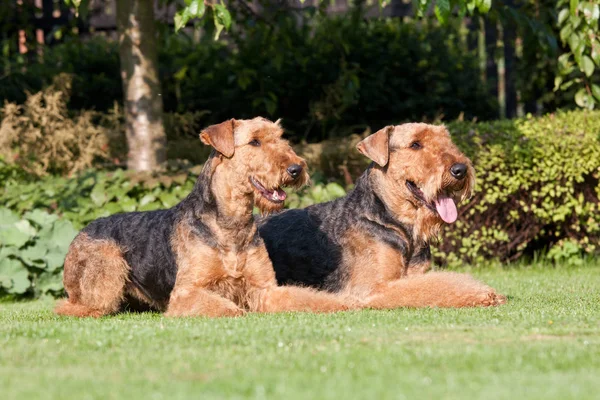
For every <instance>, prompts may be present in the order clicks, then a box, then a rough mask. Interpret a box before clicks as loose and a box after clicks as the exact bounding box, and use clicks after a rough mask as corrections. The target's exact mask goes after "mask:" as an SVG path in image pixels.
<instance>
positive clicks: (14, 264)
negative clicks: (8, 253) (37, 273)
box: [0, 258, 31, 294]
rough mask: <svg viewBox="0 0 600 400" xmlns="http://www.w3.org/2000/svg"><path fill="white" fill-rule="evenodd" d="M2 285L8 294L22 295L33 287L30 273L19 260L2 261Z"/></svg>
mask: <svg viewBox="0 0 600 400" xmlns="http://www.w3.org/2000/svg"><path fill="white" fill-rule="evenodd" d="M0 284H2V286H3V287H4V289H5V290H6V291H7V292H8V293H15V294H22V293H25V292H26V291H27V289H28V288H29V287H30V286H31V282H30V281H29V272H28V271H27V268H25V266H23V264H22V263H21V262H20V261H19V260H15V259H10V258H4V259H2V260H0Z"/></svg>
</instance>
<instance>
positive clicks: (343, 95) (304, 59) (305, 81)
mask: <svg viewBox="0 0 600 400" xmlns="http://www.w3.org/2000/svg"><path fill="white" fill-rule="evenodd" d="M269 18H271V16H270V17H269ZM272 18H273V19H276V20H277V23H276V24H273V23H271V22H269V21H267V20H263V19H256V18H255V17H253V16H250V17H247V16H246V17H244V18H240V21H238V22H236V24H234V26H235V30H234V31H233V32H231V34H229V35H228V36H227V37H228V39H225V37H224V39H223V40H219V41H214V40H213V39H212V36H211V35H207V36H206V37H204V38H203V39H202V40H201V41H200V42H198V41H195V40H193V39H191V38H189V37H186V36H185V34H183V33H182V34H179V35H172V34H166V33H165V34H163V35H161V36H160V37H159V40H158V43H157V47H158V52H159V55H158V56H159V74H160V79H161V86H162V93H161V94H162V98H163V100H164V106H165V111H166V112H169V113H174V112H176V113H187V112H205V111H206V110H208V111H210V114H207V115H206V119H207V121H206V122H207V124H208V123H216V122H221V121H223V120H226V119H228V118H231V117H235V118H248V117H254V116H256V115H263V116H265V117H270V118H274V119H276V118H280V117H281V118H283V124H284V126H285V127H286V128H288V130H289V131H290V133H291V134H293V137H294V139H295V140H296V141H298V142H299V141H300V140H302V139H308V140H309V141H311V142H314V141H318V140H322V139H324V138H327V137H333V136H343V135H345V134H346V133H347V132H354V131H355V130H356V129H357V128H356V127H357V126H358V127H359V128H358V129H359V130H361V129H363V128H364V127H365V126H367V125H370V126H379V125H384V124H387V123H388V122H391V121H396V122H397V121H401V120H414V119H422V118H427V119H433V118H436V117H438V116H440V115H442V114H443V115H445V117H446V118H448V119H453V118H456V117H458V115H459V114H460V113H461V112H464V113H465V117H466V118H471V117H475V116H477V117H478V118H479V119H485V118H491V117H493V115H494V109H495V107H494V104H493V101H492V100H491V98H490V97H489V95H488V93H486V91H485V85H484V84H483V82H482V80H481V73H480V70H479V67H478V62H477V59H476V57H475V55H474V54H471V53H469V52H468V51H467V50H466V48H465V46H463V44H462V43H463V40H462V39H463V38H462V36H461V31H460V28H459V26H458V25H456V26H451V25H449V26H446V27H439V26H437V25H436V24H434V23H429V22H415V21H402V20H401V19H389V20H383V19H371V18H369V19H365V18H362V16H361V15H359V14H358V15H352V16H349V15H345V16H337V17H328V18H326V17H322V16H314V15H312V14H310V13H306V12H291V11H289V10H287V11H282V12H276V15H273V16H272ZM168 31H169V29H165V32H168ZM36 60H38V61H37V62H34V61H33V60H32V61H31V63H29V64H26V65H20V66H19V67H18V68H14V69H12V71H13V72H12V73H11V74H9V75H8V76H7V77H6V79H5V80H4V81H3V82H5V83H6V81H11V82H13V81H14V82H13V83H12V84H10V85H0V103H3V102H4V100H9V101H12V102H18V103H19V104H20V103H23V102H24V101H25V100H26V94H25V90H27V91H29V92H31V93H36V92H38V91H40V90H42V89H43V88H45V87H46V86H47V85H50V84H51V83H52V80H53V78H54V76H56V75H58V74H60V73H67V74H70V75H72V76H73V81H72V85H73V90H72V95H71V96H70V98H69V99H68V102H67V104H68V107H69V110H71V111H73V110H94V111H100V112H106V111H109V110H111V109H113V108H114V103H115V102H117V103H119V104H120V103H122V87H121V81H120V72H119V71H120V69H119V60H118V48H117V45H116V43H113V42H110V41H108V40H107V39H103V38H101V37H96V38H94V39H93V40H89V41H75V40H68V41H66V42H65V43H62V44H57V45H55V46H52V47H48V48H44V57H43V58H39V59H38V58H36ZM179 149H180V150H185V146H180V147H179ZM188 154H189V153H188ZM176 157H177V158H181V156H176Z"/></svg>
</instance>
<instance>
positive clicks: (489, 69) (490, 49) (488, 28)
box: [484, 17, 500, 117]
mask: <svg viewBox="0 0 600 400" xmlns="http://www.w3.org/2000/svg"><path fill="white" fill-rule="evenodd" d="M484 33H485V60H486V61H485V79H486V83H487V87H488V91H489V93H490V95H491V96H492V97H493V98H494V99H495V100H496V101H497V102H498V101H499V99H498V64H496V48H497V43H496V42H497V40H498V27H497V26H496V21H495V20H493V19H490V18H489V17H486V18H485V22H484ZM496 115H497V117H499V116H500V113H499V110H498V111H497V112H496Z"/></svg>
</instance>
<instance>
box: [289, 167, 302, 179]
mask: <svg viewBox="0 0 600 400" xmlns="http://www.w3.org/2000/svg"><path fill="white" fill-rule="evenodd" d="M287 172H288V174H290V176H291V177H292V178H294V179H296V178H297V177H299V176H300V173H301V172H302V165H300V164H292V165H290V166H289V167H288V169H287Z"/></svg>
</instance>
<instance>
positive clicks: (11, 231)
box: [0, 220, 36, 248]
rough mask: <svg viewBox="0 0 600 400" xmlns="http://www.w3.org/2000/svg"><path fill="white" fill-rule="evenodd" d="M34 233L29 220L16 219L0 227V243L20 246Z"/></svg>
mask: <svg viewBox="0 0 600 400" xmlns="http://www.w3.org/2000/svg"><path fill="white" fill-rule="evenodd" d="M35 234H36V231H35V229H34V228H33V227H32V226H31V224H30V223H29V221H27V220H22V221H18V222H15V223H14V224H12V225H9V226H6V225H4V226H3V227H2V229H0V244H2V245H4V246H14V247H16V248H21V247H23V246H24V245H25V243H27V242H28V241H29V239H31V238H32V237H33V236H35Z"/></svg>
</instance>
